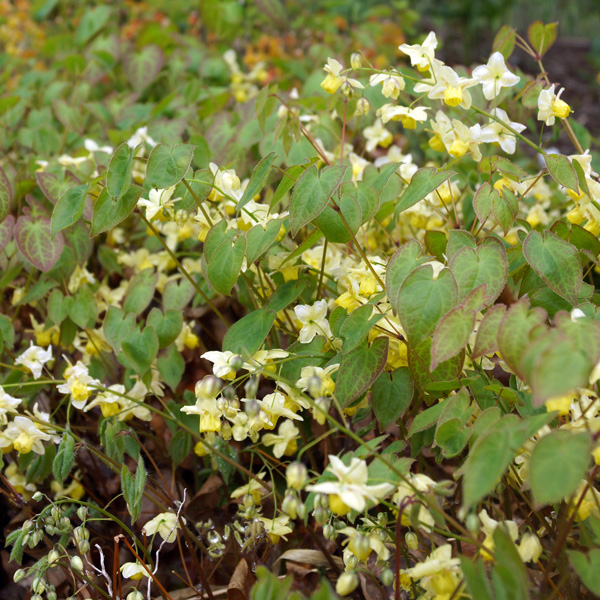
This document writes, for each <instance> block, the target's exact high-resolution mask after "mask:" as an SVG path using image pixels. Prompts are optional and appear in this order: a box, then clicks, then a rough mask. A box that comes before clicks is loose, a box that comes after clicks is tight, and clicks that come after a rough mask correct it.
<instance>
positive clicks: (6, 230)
mask: <svg viewBox="0 0 600 600" xmlns="http://www.w3.org/2000/svg"><path fill="white" fill-rule="evenodd" d="M14 229H15V217H14V215H8V217H6V218H5V219H4V221H2V222H0V252H2V250H4V248H6V246H7V245H8V242H11V241H12V240H13V231H14Z"/></svg>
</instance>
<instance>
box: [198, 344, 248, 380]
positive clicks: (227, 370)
mask: <svg viewBox="0 0 600 600" xmlns="http://www.w3.org/2000/svg"><path fill="white" fill-rule="evenodd" d="M237 356H239V354H234V353H233V352H230V351H229V350H226V351H225V352H219V351H218V350H211V351H210V352H205V353H204V354H202V356H201V357H200V358H204V359H206V360H209V361H210V362H211V363H213V373H214V375H216V376H217V377H221V378H225V379H233V378H234V377H235V369H234V368H233V367H232V366H231V364H230V361H231V359H232V358H234V357H237Z"/></svg>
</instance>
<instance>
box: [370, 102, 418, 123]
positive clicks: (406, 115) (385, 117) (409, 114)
mask: <svg viewBox="0 0 600 600" xmlns="http://www.w3.org/2000/svg"><path fill="white" fill-rule="evenodd" d="M428 110H429V107H427V106H415V107H414V108H409V107H408V106H396V105H394V104H384V105H383V106H382V107H381V108H380V109H378V110H377V113H376V114H377V116H378V117H380V118H381V120H382V121H383V122H384V123H387V122H388V121H400V122H401V123H402V126H403V127H404V128H405V129H415V128H416V126H417V122H422V121H425V119H427V111H428Z"/></svg>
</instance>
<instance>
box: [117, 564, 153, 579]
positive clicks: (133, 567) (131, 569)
mask: <svg viewBox="0 0 600 600" xmlns="http://www.w3.org/2000/svg"><path fill="white" fill-rule="evenodd" d="M149 573H151V569H150V568H149V567H148V566H147V565H146V568H144V567H143V566H142V565H141V564H140V563H139V562H128V563H125V564H124V565H121V574H122V575H123V577H125V579H135V580H136V581H139V580H140V579H141V578H142V577H149Z"/></svg>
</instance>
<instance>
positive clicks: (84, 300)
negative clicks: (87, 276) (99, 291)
mask: <svg viewBox="0 0 600 600" xmlns="http://www.w3.org/2000/svg"><path fill="white" fill-rule="evenodd" d="M69 300H70V302H68V311H69V318H70V319H71V321H73V323H75V324H76V325H79V327H81V328H82V329H83V328H85V327H93V326H94V324H95V323H96V317H97V316H98V307H97V305H96V299H95V298H94V295H93V294H92V291H91V290H90V288H89V286H87V285H83V286H81V287H80V288H79V289H78V290H77V294H75V296H74V297H72V298H69Z"/></svg>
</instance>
